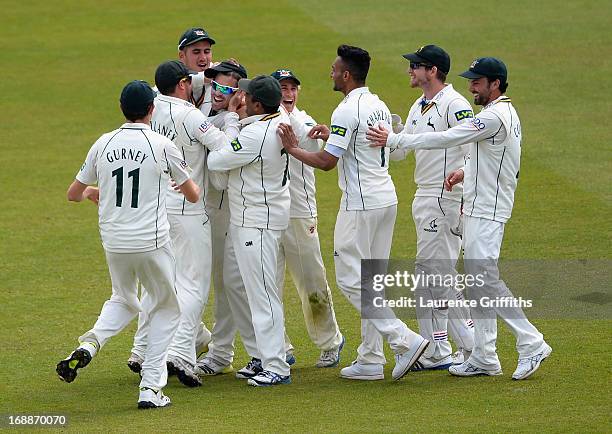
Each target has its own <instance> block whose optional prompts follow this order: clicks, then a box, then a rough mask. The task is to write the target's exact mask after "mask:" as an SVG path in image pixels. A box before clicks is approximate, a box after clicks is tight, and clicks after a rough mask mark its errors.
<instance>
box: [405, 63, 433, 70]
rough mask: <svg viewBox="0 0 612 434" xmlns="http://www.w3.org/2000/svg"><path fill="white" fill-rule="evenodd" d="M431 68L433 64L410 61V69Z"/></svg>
mask: <svg viewBox="0 0 612 434" xmlns="http://www.w3.org/2000/svg"><path fill="white" fill-rule="evenodd" d="M421 67H423V68H432V67H433V65H429V64H427V63H419V62H410V69H419V68H421Z"/></svg>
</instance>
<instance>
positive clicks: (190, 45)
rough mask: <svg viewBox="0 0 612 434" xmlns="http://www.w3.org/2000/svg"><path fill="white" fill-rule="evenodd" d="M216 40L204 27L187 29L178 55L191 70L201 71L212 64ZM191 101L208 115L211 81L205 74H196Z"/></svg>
mask: <svg viewBox="0 0 612 434" xmlns="http://www.w3.org/2000/svg"><path fill="white" fill-rule="evenodd" d="M214 44H215V40H214V39H213V38H212V37H211V36H210V35H209V34H208V32H207V31H206V30H204V29H203V28H202V27H192V28H190V29H187V30H185V32H184V33H183V34H182V35H181V37H180V38H179V42H178V57H179V60H180V61H181V62H183V63H184V64H185V66H187V69H189V71H191V72H196V73H198V72H199V73H201V72H203V71H205V70H206V69H208V68H209V67H210V66H212V56H213V53H212V46H213V45H214ZM189 101H190V102H191V103H192V104H193V105H194V106H196V107H197V108H198V109H199V110H200V111H201V112H202V113H203V114H204V116H208V114H209V112H210V108H211V105H212V94H211V86H210V83H209V82H208V81H207V80H205V79H204V77H203V74H196V75H194V83H193V86H192V93H191V95H190V97H189Z"/></svg>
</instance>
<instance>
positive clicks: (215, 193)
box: [206, 110, 234, 209]
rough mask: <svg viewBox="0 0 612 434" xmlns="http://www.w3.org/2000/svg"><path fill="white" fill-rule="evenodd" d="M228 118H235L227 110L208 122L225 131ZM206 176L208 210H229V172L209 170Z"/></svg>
mask: <svg viewBox="0 0 612 434" xmlns="http://www.w3.org/2000/svg"><path fill="white" fill-rule="evenodd" d="M228 116H230V117H233V116H234V114H233V113H231V112H228V111H227V110H223V111H220V112H218V113H217V114H216V115H214V116H209V117H208V120H209V121H210V122H212V124H213V125H214V126H215V127H217V128H219V129H223V128H225V124H226V118H227V117H228ZM208 152H210V151H208ZM206 175H207V180H206V186H207V189H206V208H212V209H229V205H228V204H229V199H228V197H227V183H228V182H229V172H227V171H225V172H216V171H213V170H207V171H206ZM213 178H214V182H213ZM215 184H218V186H215ZM221 186H223V188H221Z"/></svg>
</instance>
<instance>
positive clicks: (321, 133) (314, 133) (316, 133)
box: [308, 124, 329, 142]
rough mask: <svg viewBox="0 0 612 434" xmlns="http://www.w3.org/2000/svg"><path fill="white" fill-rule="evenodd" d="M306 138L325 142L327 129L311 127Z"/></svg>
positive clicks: (321, 126)
mask: <svg viewBox="0 0 612 434" xmlns="http://www.w3.org/2000/svg"><path fill="white" fill-rule="evenodd" d="M308 137H310V138H311V139H317V140H318V139H321V140H323V141H324V142H327V139H329V128H328V127H327V125H322V124H319V125H315V126H314V127H312V129H311V130H310V131H309V132H308Z"/></svg>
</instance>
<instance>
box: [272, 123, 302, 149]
mask: <svg viewBox="0 0 612 434" xmlns="http://www.w3.org/2000/svg"><path fill="white" fill-rule="evenodd" d="M276 134H278V135H279V136H280V138H281V141H282V142H283V147H284V148H285V149H286V150H287V152H289V153H291V150H292V149H296V148H297V147H298V139H297V137H296V135H295V133H294V132H293V128H291V125H289V124H285V123H280V124H278V129H277V130H276Z"/></svg>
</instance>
